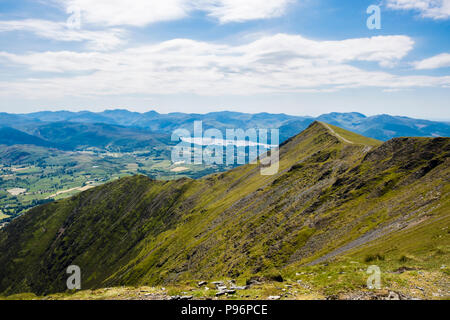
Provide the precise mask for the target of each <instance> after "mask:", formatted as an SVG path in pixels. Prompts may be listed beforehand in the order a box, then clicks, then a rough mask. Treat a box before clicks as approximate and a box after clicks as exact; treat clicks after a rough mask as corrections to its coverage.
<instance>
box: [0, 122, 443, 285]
mask: <svg viewBox="0 0 450 320" xmlns="http://www.w3.org/2000/svg"><path fill="white" fill-rule="evenodd" d="M449 156H450V138H396V139H393V140H390V141H388V142H386V143H383V144H382V143H381V142H379V141H376V140H373V139H368V138H365V137H362V136H359V135H357V134H354V133H351V132H348V131H345V130H343V129H340V128H337V127H334V126H331V125H326V124H324V123H320V122H315V123H313V124H312V125H311V126H310V127H309V128H308V129H306V130H305V131H304V132H302V133H301V134H299V135H297V136H295V137H293V138H291V139H289V140H288V141H286V142H285V143H284V145H283V146H282V147H281V149H280V162H279V166H280V170H279V172H278V174H276V175H274V176H262V175H261V174H260V165H246V166H242V167H238V168H236V169H234V170H231V171H229V172H226V173H223V174H216V175H211V176H208V177H206V178H203V179H199V180H189V179H182V180H178V181H167V182H164V181H152V180H150V179H148V178H146V177H143V176H136V177H132V178H126V179H121V180H119V181H116V182H113V183H110V184H107V185H104V186H101V187H98V188H95V189H91V190H89V191H86V192H84V193H81V194H79V195H77V196H75V197H73V198H71V199H68V200H64V201H58V202H55V203H51V204H47V205H44V206H41V207H38V208H35V209H33V210H31V211H30V212H29V213H27V214H26V215H23V216H22V217H20V218H18V219H17V220H15V221H14V222H13V223H11V224H10V225H8V226H7V227H6V228H4V229H2V230H0V253H1V254H0V292H2V293H3V294H12V293H18V292H35V293H38V294H43V293H51V292H59V291H64V290H65V284H66V281H65V280H66V278H67V275H66V272H65V271H66V268H67V266H69V265H72V264H75V265H78V266H80V267H81V270H82V277H83V288H101V287H111V286H117V285H155V284H163V283H165V284H167V283H180V282H183V281H188V280H192V279H207V280H209V279H218V278H227V277H230V278H237V279H249V278H252V277H255V276H259V277H261V278H265V279H272V280H280V279H281V278H282V277H283V276H285V275H289V274H292V272H293V270H298V269H299V268H314V266H315V265H318V264H321V263H323V262H325V261H328V260H330V259H331V260H332V259H336V258H338V257H342V256H348V257H352V259H360V260H367V261H369V262H370V255H368V254H369V253H370V254H373V256H374V257H375V258H376V257H381V256H382V257H385V256H388V257H390V253H392V252H394V254H393V255H392V257H393V258H392V259H397V260H398V259H401V258H402V257H401V256H399V257H397V255H402V254H414V257H416V258H417V259H419V260H420V261H421V263H422V262H423V263H428V262H430V263H429V267H430V268H437V267H436V265H435V264H436V263H438V262H440V261H442V259H448V253H449V240H450V239H449V238H450V237H449V229H448V227H449V224H450V216H449V213H450V210H449V209H450V203H449V191H450V184H449V181H450V157H449ZM392 239H395V241H396V242H395V245H394V244H393V243H392ZM416 239H417V240H418V239H420V241H416ZM436 250H438V251H436ZM435 251H436V252H439V255H440V256H439V259H437V258H436V259H437V260H436V259H435V257H434V256H433V254H434V253H435ZM383 259H384V258H383ZM433 259H434V260H433ZM433 261H438V262H436V263H432V262H433ZM308 266H311V267H308Z"/></svg>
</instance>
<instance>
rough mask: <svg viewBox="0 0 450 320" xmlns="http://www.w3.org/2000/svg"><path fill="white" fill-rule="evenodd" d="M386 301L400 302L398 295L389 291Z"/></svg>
mask: <svg viewBox="0 0 450 320" xmlns="http://www.w3.org/2000/svg"><path fill="white" fill-rule="evenodd" d="M386 300H400V295H399V294H398V293H396V292H394V291H390V292H389V295H388V297H387V299H386Z"/></svg>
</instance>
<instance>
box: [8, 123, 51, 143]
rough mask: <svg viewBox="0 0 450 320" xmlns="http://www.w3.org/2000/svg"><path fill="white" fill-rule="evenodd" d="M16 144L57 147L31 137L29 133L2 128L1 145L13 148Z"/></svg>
mask: <svg viewBox="0 0 450 320" xmlns="http://www.w3.org/2000/svg"><path fill="white" fill-rule="evenodd" d="M16 144H19V145H20V144H27V145H35V146H41V147H52V146H55V144H53V143H51V142H49V141H46V140H44V139H41V138H39V137H36V136H33V135H30V134H28V133H25V132H22V131H19V130H16V129H13V128H9V127H3V128H2V127H0V145H7V146H12V145H16Z"/></svg>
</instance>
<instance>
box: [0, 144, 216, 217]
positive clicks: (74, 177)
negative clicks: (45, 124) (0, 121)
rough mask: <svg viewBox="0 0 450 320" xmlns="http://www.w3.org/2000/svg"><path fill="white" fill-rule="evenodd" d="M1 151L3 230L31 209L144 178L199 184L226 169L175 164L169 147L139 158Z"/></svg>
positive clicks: (52, 151) (99, 153) (32, 149)
mask: <svg viewBox="0 0 450 320" xmlns="http://www.w3.org/2000/svg"><path fill="white" fill-rule="evenodd" d="M14 148H15V147H14V146H13V147H6V146H0V150H1V151H0V224H2V223H5V222H9V221H11V220H12V219H13V218H14V217H17V216H18V215H20V214H22V213H24V212H26V211H27V210H29V209H30V208H32V207H34V206H36V205H39V204H43V203H46V202H50V201H54V200H59V199H63V198H67V197H70V196H73V195H75V194H77V193H79V192H81V191H85V190H88V189H90V188H92V187H95V186H98V185H101V184H104V183H106V182H109V181H112V180H116V179H120V178H122V177H126V176H131V175H136V174H143V175H146V176H148V177H150V178H152V179H155V180H172V179H178V178H182V177H191V178H198V177H201V176H204V175H207V174H209V173H213V172H217V171H221V170H223V169H224V168H220V167H218V166H215V165H212V166H207V165H188V164H178V163H176V164H173V163H172V162H171V161H170V159H169V156H170V152H169V151H170V149H169V147H165V146H163V147H155V148H153V149H152V150H150V151H148V150H141V151H135V152H109V151H105V150H97V149H96V150H81V151H61V150H56V149H46V148H42V147H36V146H20V152H21V155H23V154H26V156H22V157H20V158H17V157H16V156H14V155H15V153H14V151H15V150H14Z"/></svg>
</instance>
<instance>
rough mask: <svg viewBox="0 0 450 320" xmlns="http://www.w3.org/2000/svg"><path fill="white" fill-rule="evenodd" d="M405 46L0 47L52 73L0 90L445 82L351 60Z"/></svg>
mask: <svg viewBox="0 0 450 320" xmlns="http://www.w3.org/2000/svg"><path fill="white" fill-rule="evenodd" d="M412 46H413V41H412V40H411V39H410V38H409V37H406V36H378V37H372V38H360V39H348V40H343V41H314V40H309V39H306V38H303V37H301V36H299V35H287V34H277V35H272V36H264V37H261V38H259V39H257V40H254V41H253V42H250V43H247V44H244V45H227V44H217V43H208V42H200V41H194V40H189V39H175V40H170V41H165V42H162V43H158V44H154V45H145V46H140V47H136V48H129V49H125V50H122V51H116V52H89V53H77V52H70V51H63V52H42V53H29V54H23V55H17V54H11V53H6V52H0V63H2V62H3V63H5V64H9V65H11V63H12V64H18V65H22V66H24V67H26V68H27V69H31V70H33V71H37V72H40V71H46V72H54V73H55V75H54V77H48V75H47V76H46V77H42V78H39V73H37V75H36V78H34V79H25V80H16V81H13V80H11V81H9V82H0V94H2V95H14V94H21V95H25V96H29V97H36V96H39V97H45V96H52V97H54V96H57V95H59V96H75V97H79V96H105V95H133V94H140V95H151V94H179V93H181V94H182V93H191V94H198V95H247V94H257V93H279V92H321V91H327V92H330V91H336V90H341V89H344V88H361V87H379V88H381V89H404V88H413V87H431V86H433V87H437V86H448V85H450V77H428V76H396V75H393V74H391V73H388V72H384V71H366V70H363V69H361V68H358V67H355V66H352V65H351V62H354V61H368V62H373V63H378V64H381V65H383V66H384V65H392V64H395V63H396V62H397V61H398V60H400V59H402V58H403V57H405V56H406V54H407V53H408V52H409V51H410V50H411V49H412ZM58 73H60V74H61V75H58Z"/></svg>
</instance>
